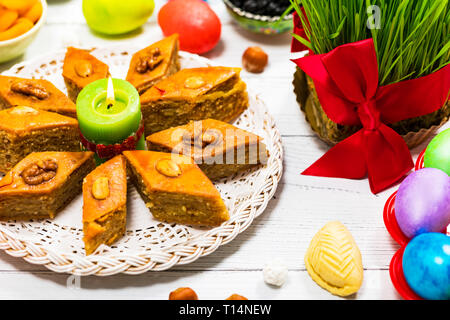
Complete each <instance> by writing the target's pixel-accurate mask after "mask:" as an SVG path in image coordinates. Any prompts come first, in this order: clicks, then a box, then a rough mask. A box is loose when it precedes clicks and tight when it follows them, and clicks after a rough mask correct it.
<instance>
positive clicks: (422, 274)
mask: <svg viewBox="0 0 450 320" xmlns="http://www.w3.org/2000/svg"><path fill="white" fill-rule="evenodd" d="M403 273H404V275H405V279H406V281H407V282H408V285H409V286H410V287H411V289H412V290H414V292H415V293H417V294H418V295H419V296H421V297H422V298H424V299H429V300H449V299H450V237H449V236H446V235H445V234H442V233H424V234H421V235H420V236H417V237H416V238H414V239H413V240H411V242H410V243H409V244H408V246H407V247H406V249H405V252H404V253H403Z"/></svg>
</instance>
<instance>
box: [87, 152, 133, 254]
mask: <svg viewBox="0 0 450 320" xmlns="http://www.w3.org/2000/svg"><path fill="white" fill-rule="evenodd" d="M126 222H127V166H126V161H125V159H124V157H123V156H121V155H120V156H116V157H114V158H113V159H111V160H109V161H107V162H105V163H103V164H102V165H100V166H99V167H97V168H96V169H95V170H94V171H92V172H91V173H90V174H88V175H87V177H86V178H85V179H84V181H83V232H84V237H83V241H84V244H85V250H86V254H88V255H89V254H91V253H93V252H94V251H95V250H96V249H97V248H98V246H99V245H100V244H106V245H111V244H112V243H114V242H115V241H116V240H117V239H119V238H120V237H122V236H123V235H124V233H125V228H126Z"/></svg>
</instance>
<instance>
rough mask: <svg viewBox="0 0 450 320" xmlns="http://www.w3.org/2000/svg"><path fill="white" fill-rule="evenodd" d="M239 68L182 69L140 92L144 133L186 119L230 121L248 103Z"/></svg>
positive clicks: (186, 120)
mask: <svg viewBox="0 0 450 320" xmlns="http://www.w3.org/2000/svg"><path fill="white" fill-rule="evenodd" d="M240 72H241V69H239V68H226V67H209V68H195V69H183V70H181V71H180V72H178V73H176V74H174V75H173V76H171V77H169V78H167V79H165V80H163V81H161V82H159V83H158V84H156V85H154V86H153V87H152V88H150V89H149V90H147V91H146V92H145V93H144V94H143V95H142V96H141V105H142V114H143V117H144V124H145V134H146V136H147V135H149V134H152V133H155V132H158V131H161V130H165V129H168V128H171V127H176V126H180V125H184V124H187V123H188V122H189V121H190V120H203V119H209V118H211V119H216V120H221V121H225V122H231V121H233V120H235V119H236V118H237V117H239V116H240V115H241V114H242V112H244V111H245V110H246V109H247V108H248V105H249V102H248V94H247V90H246V89H247V86H246V84H245V83H244V82H243V81H242V80H241V78H240Z"/></svg>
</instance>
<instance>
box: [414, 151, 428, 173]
mask: <svg viewBox="0 0 450 320" xmlns="http://www.w3.org/2000/svg"><path fill="white" fill-rule="evenodd" d="M425 151H427V149H425V150H423V151H422V152H421V153H420V155H419V157H418V158H417V161H416V168H415V169H416V171H418V170H420V169H423V168H424V166H425V165H424V157H425Z"/></svg>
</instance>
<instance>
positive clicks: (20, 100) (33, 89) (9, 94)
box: [0, 76, 77, 118]
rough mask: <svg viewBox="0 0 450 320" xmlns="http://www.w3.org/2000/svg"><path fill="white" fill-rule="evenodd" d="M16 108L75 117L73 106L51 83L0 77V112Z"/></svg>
mask: <svg viewBox="0 0 450 320" xmlns="http://www.w3.org/2000/svg"><path fill="white" fill-rule="evenodd" d="M16 106H28V107H32V108H35V109H41V110H45V111H52V112H56V113H60V114H63V115H66V116H69V117H72V118H76V117H77V108H76V106H75V104H74V103H73V102H72V101H71V100H70V99H69V98H68V97H67V96H66V95H65V94H64V93H62V92H61V91H60V90H59V89H58V88H56V87H55V86H54V85H53V84H52V83H51V82H49V81H47V80H42V79H23V78H17V77H8V76H0V110H1V109H7V108H11V107H16Z"/></svg>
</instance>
